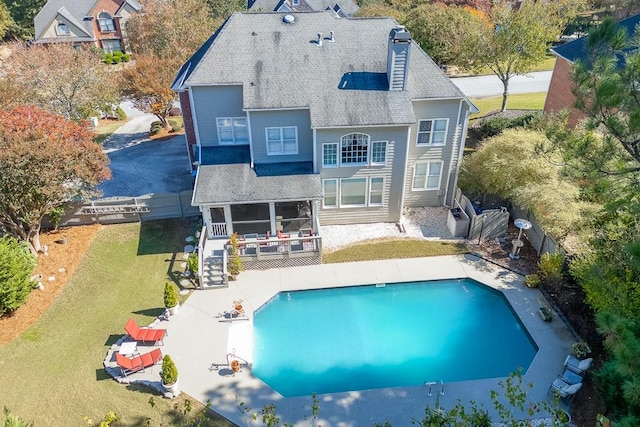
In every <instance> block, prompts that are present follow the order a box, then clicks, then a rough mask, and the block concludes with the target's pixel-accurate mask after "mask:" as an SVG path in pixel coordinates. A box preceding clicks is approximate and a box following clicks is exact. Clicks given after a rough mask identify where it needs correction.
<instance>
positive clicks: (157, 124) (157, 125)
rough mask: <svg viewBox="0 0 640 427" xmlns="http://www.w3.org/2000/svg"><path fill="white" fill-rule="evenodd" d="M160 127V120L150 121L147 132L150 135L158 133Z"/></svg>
mask: <svg viewBox="0 0 640 427" xmlns="http://www.w3.org/2000/svg"><path fill="white" fill-rule="evenodd" d="M161 129H162V122H161V121H158V120H156V121H155V122H151V127H150V128H149V133H150V134H151V135H157V134H158V133H160V130H161Z"/></svg>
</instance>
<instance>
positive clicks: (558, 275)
mask: <svg viewBox="0 0 640 427" xmlns="http://www.w3.org/2000/svg"><path fill="white" fill-rule="evenodd" d="M563 267H564V255H563V254H562V253H560V252H554V253H550V252H547V253H545V254H543V255H542V256H541V257H540V261H538V268H539V269H540V277H541V279H542V281H543V282H545V283H546V284H549V285H554V284H557V283H558V282H559V281H560V280H562V268H563Z"/></svg>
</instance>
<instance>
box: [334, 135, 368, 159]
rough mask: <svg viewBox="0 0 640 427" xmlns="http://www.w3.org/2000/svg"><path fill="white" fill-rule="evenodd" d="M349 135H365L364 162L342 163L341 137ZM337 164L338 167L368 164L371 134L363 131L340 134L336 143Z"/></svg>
mask: <svg viewBox="0 0 640 427" xmlns="http://www.w3.org/2000/svg"><path fill="white" fill-rule="evenodd" d="M349 135H364V136H366V138H367V139H366V148H367V153H366V155H365V156H364V157H365V161H364V162H358V163H355V162H354V163H344V162H343V161H342V150H343V149H344V147H343V146H342V143H343V139H344V138H345V137H347V136H349ZM338 144H339V145H338V164H339V165H340V167H347V168H350V167H358V168H359V167H363V166H369V155H370V151H371V150H370V149H369V146H370V145H371V135H369V134H367V133H364V132H349V133H345V134H344V135H342V136H341V137H340V142H339V143H338Z"/></svg>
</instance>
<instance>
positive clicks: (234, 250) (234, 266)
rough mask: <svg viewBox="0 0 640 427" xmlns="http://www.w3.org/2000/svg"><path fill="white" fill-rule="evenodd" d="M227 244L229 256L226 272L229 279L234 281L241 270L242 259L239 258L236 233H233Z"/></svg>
mask: <svg viewBox="0 0 640 427" xmlns="http://www.w3.org/2000/svg"><path fill="white" fill-rule="evenodd" d="M229 243H230V244H231V256H230V257H229V261H228V262H227V270H228V271H229V278H230V279H231V280H236V278H237V276H238V274H240V272H241V271H242V269H243V265H242V259H241V258H240V248H239V246H238V235H237V234H236V233H233V235H232V236H231V238H230V239H229Z"/></svg>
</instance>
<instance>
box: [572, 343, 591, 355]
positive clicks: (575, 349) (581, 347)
mask: <svg viewBox="0 0 640 427" xmlns="http://www.w3.org/2000/svg"><path fill="white" fill-rule="evenodd" d="M571 352H572V353H573V355H574V356H576V357H577V358H578V359H584V358H585V357H587V356H588V355H589V354H590V353H591V348H590V347H589V344H587V343H586V342H584V341H579V342H576V343H573V345H572V346H571Z"/></svg>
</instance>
